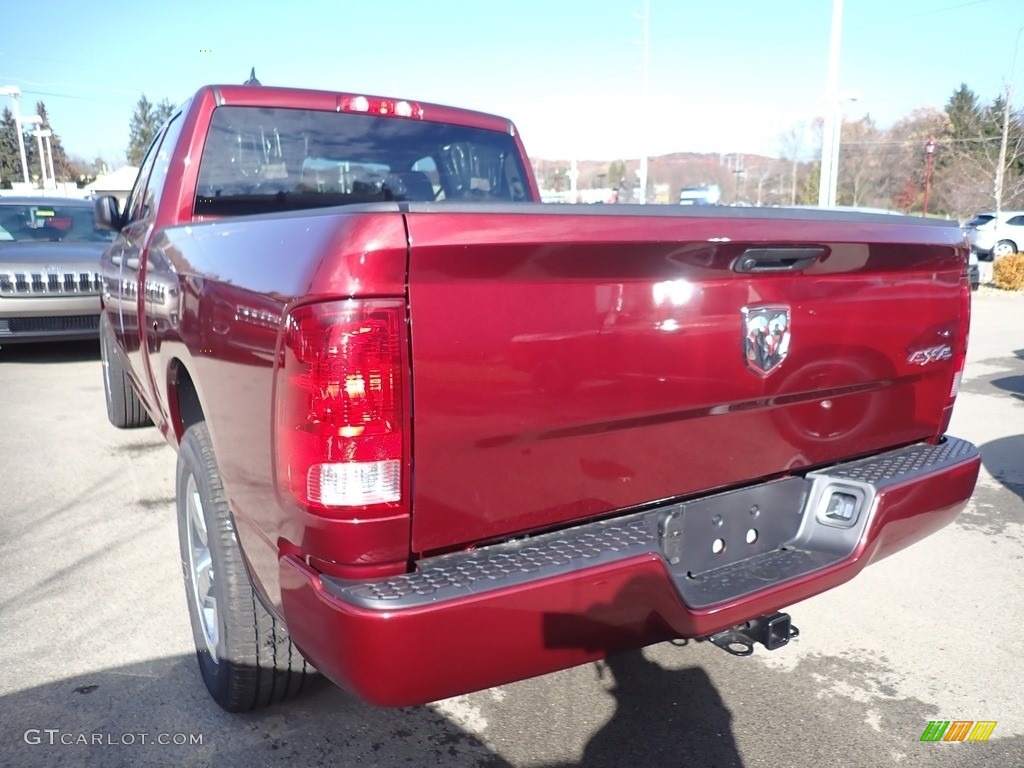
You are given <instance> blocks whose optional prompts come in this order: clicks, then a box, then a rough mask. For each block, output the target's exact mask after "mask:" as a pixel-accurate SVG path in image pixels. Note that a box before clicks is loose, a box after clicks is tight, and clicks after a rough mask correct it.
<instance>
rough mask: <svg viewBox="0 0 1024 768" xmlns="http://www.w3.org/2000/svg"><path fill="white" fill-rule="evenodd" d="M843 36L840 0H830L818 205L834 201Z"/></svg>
mask: <svg viewBox="0 0 1024 768" xmlns="http://www.w3.org/2000/svg"><path fill="white" fill-rule="evenodd" d="M842 38H843V0H832V37H831V39H830V40H829V49H828V82H827V84H826V87H825V101H826V108H825V125H824V126H823V128H824V130H823V131H822V135H821V176H820V177H819V179H818V205H819V206H821V207H825V206H832V205H835V204H836V200H835V191H834V190H835V188H836V176H837V173H836V171H837V169H836V168H835V166H834V165H833V163H834V162H836V161H837V157H836V156H837V154H838V153H837V151H836V149H835V143H836V140H837V139H836V134H837V130H836V123H837V122H839V121H841V120H842V117H841V116H840V115H841V113H840V111H839V45H840V43H841V42H842Z"/></svg>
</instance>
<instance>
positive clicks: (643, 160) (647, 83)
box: [639, 0, 651, 205]
mask: <svg viewBox="0 0 1024 768" xmlns="http://www.w3.org/2000/svg"><path fill="white" fill-rule="evenodd" d="M650 48H651V3H650V0H644V61H643V64H644V73H643V77H644V90H643V102H642V104H641V110H642V114H643V118H642V119H643V123H642V126H643V127H642V128H641V134H640V135H641V139H642V140H643V147H642V149H641V153H640V172H639V176H640V178H639V181H640V205H646V203H647V130H648V129H647V126H648V124H649V121H650V110H649V109H648V106H649V103H650V94H651V53H650Z"/></svg>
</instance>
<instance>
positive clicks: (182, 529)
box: [176, 422, 313, 712]
mask: <svg viewBox="0 0 1024 768" xmlns="http://www.w3.org/2000/svg"><path fill="white" fill-rule="evenodd" d="M190 478H191V480H192V484H191V485H190ZM176 496H177V507H178V539H179V541H180V545H181V565H182V571H183V574H184V577H185V596H186V599H187V601H188V610H189V617H190V619H191V621H192V635H193V638H194V640H195V644H196V656H197V657H198V660H199V671H200V673H201V674H202V677H203V682H204V683H205V684H206V687H207V689H208V690H209V691H210V695H211V696H212V697H213V700H214V701H216V702H217V704H219V705H220V706H221V707H222V708H223V709H225V710H226V711H228V712H246V711H249V710H253V709H257V708H259V707H264V706H267V705H269V704H273V703H277V702H281V701H284V700H285V699H288V698H291V697H292V696H295V695H297V694H298V693H299V692H301V691H302V688H303V686H304V685H305V683H306V678H307V676H309V675H310V674H312V672H313V670H312V668H311V667H309V666H308V665H307V663H306V660H305V659H303V658H302V655H301V654H300V653H299V651H298V649H296V648H295V647H294V645H292V642H291V639H290V638H289V636H288V631H287V630H286V629H285V626H284V624H282V623H281V622H280V621H279V620H278V619H276V618H275V617H274V616H273V615H272V614H271V613H270V612H269V611H267V609H266V608H264V606H263V603H262V602H261V601H260V599H259V597H258V596H257V594H256V592H255V590H254V589H253V586H252V582H251V581H250V579H249V574H248V572H247V570H246V567H245V560H244V559H243V557H242V552H241V550H240V548H239V545H238V536H237V534H236V533H235V525H234V521H233V519H232V517H231V512H230V510H229V508H228V503H227V496H226V494H225V493H224V486H223V484H222V482H221V478H220V471H219V470H218V468H217V461H216V458H215V457H214V455H213V446H212V444H211V442H210V434H209V431H208V430H207V428H206V423H205V422H199V423H198V424H194V425H193V426H191V427H189V428H188V430H186V432H185V436H184V438H183V439H182V441H181V446H180V448H179V450H178V470H177V478H176ZM189 497H191V501H192V505H193V506H192V507H191V508H190V506H189V500H190V499H189ZM195 515H198V516H200V517H201V518H202V524H203V525H205V534H206V542H205V545H206V547H207V549H208V556H209V562H210V563H211V569H210V573H209V579H207V580H205V581H204V580H203V579H201V578H200V577H198V576H197V573H198V571H199V570H201V569H197V568H196V567H194V561H195V560H196V559H197V557H196V555H195V554H194V553H196V552H199V553H200V556H199V559H201V556H202V554H201V553H202V551H203V550H202V547H197V546H196V545H198V544H200V541H199V539H200V538H201V537H200V536H199V535H198V532H197V529H196V528H195V527H193V528H192V529H191V531H190V525H193V526H194V525H196V524H197V523H193V522H190V520H191V518H193V517H194V516H195ZM204 585H209V587H208V588H207V587H205V586H204ZM203 594H206V595H209V596H212V598H213V600H215V608H214V609H213V616H215V620H214V621H211V622H209V623H210V624H211V626H213V627H215V631H216V637H211V638H208V636H207V629H206V625H205V624H204V620H203V617H202V615H201V611H200V603H201V602H203V605H205V606H209V602H208V601H202V598H201V597H200V595H203ZM211 646H212V648H213V651H211V650H210V648H211Z"/></svg>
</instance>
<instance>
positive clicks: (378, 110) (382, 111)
mask: <svg viewBox="0 0 1024 768" xmlns="http://www.w3.org/2000/svg"><path fill="white" fill-rule="evenodd" d="M340 106H341V111H342V112H368V113H370V114H372V115H393V116H395V117H411V118H413V119H416V120H422V119H423V107H421V106H420V105H419V104H416V103H415V102H412V101H404V100H402V99H380V98H377V97H368V96H343V97H342V99H341V104H340Z"/></svg>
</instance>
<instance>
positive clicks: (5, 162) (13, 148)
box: [0, 107, 23, 189]
mask: <svg viewBox="0 0 1024 768" xmlns="http://www.w3.org/2000/svg"><path fill="white" fill-rule="evenodd" d="M16 181H23V179H22V175H21V154H20V152H19V151H18V126H17V125H16V124H15V122H14V113H13V112H11V110H10V109H8V108H7V107H4V111H3V116H2V117H0V185H3V186H4V187H6V188H8V189H9V188H10V186H9V185H10V183H11V182H16Z"/></svg>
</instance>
